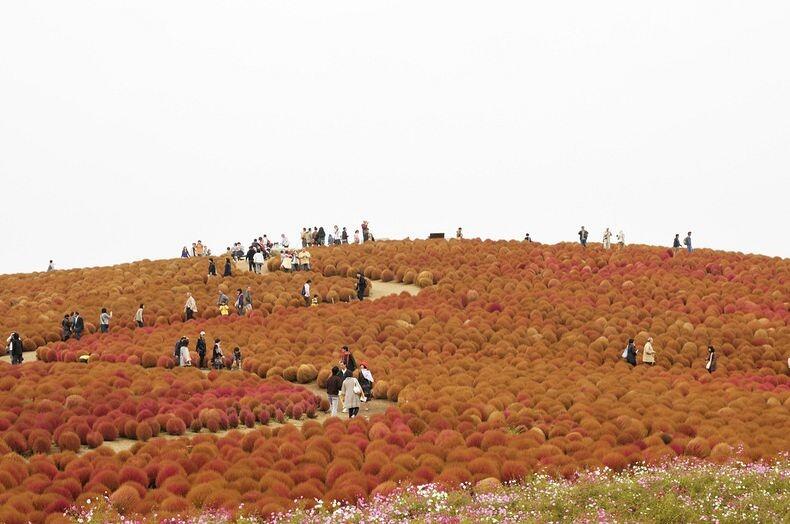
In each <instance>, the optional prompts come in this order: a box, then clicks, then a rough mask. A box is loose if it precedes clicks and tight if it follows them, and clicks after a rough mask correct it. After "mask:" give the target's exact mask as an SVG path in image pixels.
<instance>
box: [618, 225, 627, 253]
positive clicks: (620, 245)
mask: <svg viewBox="0 0 790 524" xmlns="http://www.w3.org/2000/svg"><path fill="white" fill-rule="evenodd" d="M617 247H618V249H623V248H624V247H625V233H623V230H622V229H621V230H620V232H619V233H617Z"/></svg>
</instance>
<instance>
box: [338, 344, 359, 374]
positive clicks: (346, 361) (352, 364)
mask: <svg viewBox="0 0 790 524" xmlns="http://www.w3.org/2000/svg"><path fill="white" fill-rule="evenodd" d="M340 362H342V363H343V366H344V367H345V368H346V369H345V375H346V376H351V375H353V373H354V370H355V369H357V361H356V359H355V358H354V355H353V353H351V350H349V349H348V346H343V349H342V350H341V352H340Z"/></svg>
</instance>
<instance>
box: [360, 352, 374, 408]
mask: <svg viewBox="0 0 790 524" xmlns="http://www.w3.org/2000/svg"><path fill="white" fill-rule="evenodd" d="M359 384H360V385H361V386H362V393H363V394H364V398H365V400H362V402H368V401H369V400H370V396H371V393H372V392H373V373H371V372H370V369H368V363H367V362H362V363H361V364H360V365H359Z"/></svg>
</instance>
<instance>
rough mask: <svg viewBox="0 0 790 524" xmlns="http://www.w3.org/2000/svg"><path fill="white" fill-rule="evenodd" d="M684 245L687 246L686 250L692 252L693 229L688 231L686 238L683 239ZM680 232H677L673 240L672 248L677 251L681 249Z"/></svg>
mask: <svg viewBox="0 0 790 524" xmlns="http://www.w3.org/2000/svg"><path fill="white" fill-rule="evenodd" d="M683 245H684V246H685V247H686V251H688V252H689V253H691V252H692V251H693V248H692V247H691V231H689V232H688V233H686V238H684V239H683ZM680 249H681V247H680V233H675V239H674V240H673V241H672V250H673V251H674V252H675V253H677V252H678V251H680Z"/></svg>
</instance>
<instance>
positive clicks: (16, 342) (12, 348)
mask: <svg viewBox="0 0 790 524" xmlns="http://www.w3.org/2000/svg"><path fill="white" fill-rule="evenodd" d="M6 343H7V344H8V352H9V353H10V354H11V365H12V366H18V365H19V364H21V363H22V361H23V360H24V358H23V357H22V349H23V347H22V339H21V338H20V337H19V333H17V332H16V331H14V332H13V333H11V335H10V336H9V337H8V338H7V339H6Z"/></svg>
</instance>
